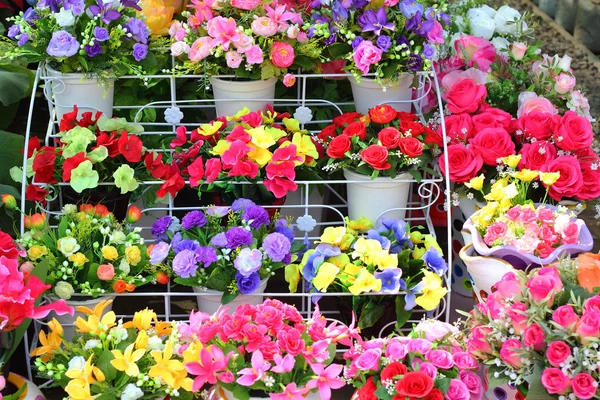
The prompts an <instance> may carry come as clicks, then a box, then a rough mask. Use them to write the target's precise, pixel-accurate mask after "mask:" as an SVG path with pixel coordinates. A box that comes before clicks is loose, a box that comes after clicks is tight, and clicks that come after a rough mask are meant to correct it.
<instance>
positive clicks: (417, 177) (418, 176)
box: [408, 169, 423, 182]
mask: <svg viewBox="0 0 600 400" xmlns="http://www.w3.org/2000/svg"><path fill="white" fill-rule="evenodd" d="M408 173H409V174H411V175H412V176H413V178H415V180H416V181H417V182H421V180H422V179H423V175H421V171H419V170H418V169H410V170H408Z"/></svg>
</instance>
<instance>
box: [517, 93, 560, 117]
mask: <svg viewBox="0 0 600 400" xmlns="http://www.w3.org/2000/svg"><path fill="white" fill-rule="evenodd" d="M532 111H539V112H542V113H550V114H556V113H558V110H557V109H556V107H554V104H552V102H551V101H550V100H548V99H546V98H545V97H542V96H538V95H537V94H535V93H534V92H521V94H519V109H518V110H517V117H518V118H521V117H522V116H523V115H525V114H529V113H530V112H532Z"/></svg>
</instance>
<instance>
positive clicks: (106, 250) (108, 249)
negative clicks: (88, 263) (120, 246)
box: [102, 246, 119, 261]
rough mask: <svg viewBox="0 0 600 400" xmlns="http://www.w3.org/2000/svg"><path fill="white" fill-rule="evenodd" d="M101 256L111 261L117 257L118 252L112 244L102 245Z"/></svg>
mask: <svg viewBox="0 0 600 400" xmlns="http://www.w3.org/2000/svg"><path fill="white" fill-rule="evenodd" d="M102 257H104V259H105V260H108V261H113V260H116V259H117V258H119V252H118V251H117V249H116V248H115V247H114V246H104V247H102Z"/></svg>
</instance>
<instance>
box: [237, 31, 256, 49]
mask: <svg viewBox="0 0 600 400" xmlns="http://www.w3.org/2000/svg"><path fill="white" fill-rule="evenodd" d="M253 44H254V40H253V39H252V36H248V35H246V34H243V33H241V34H240V36H239V38H238V39H237V40H236V41H235V42H233V45H234V46H235V48H236V49H237V51H238V53H241V54H244V53H245V52H246V51H248V50H249V49H250V47H252V45H253Z"/></svg>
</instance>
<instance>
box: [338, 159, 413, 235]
mask: <svg viewBox="0 0 600 400" xmlns="http://www.w3.org/2000/svg"><path fill="white" fill-rule="evenodd" d="M344 176H345V177H346V180H348V181H359V182H349V183H347V184H346V186H347V187H348V217H349V218H350V219H359V218H361V217H366V218H368V219H369V220H370V221H372V222H373V223H375V224H376V225H378V223H379V220H380V219H381V218H394V219H404V216H405V215H406V210H405V209H406V204H407V203H408V197H409V194H410V183H411V181H412V179H413V177H412V175H411V174H409V173H403V174H400V175H398V176H397V177H396V178H394V179H392V178H387V177H378V178H375V179H371V177H370V176H367V175H361V174H357V173H356V172H352V171H350V170H348V169H345V170H344ZM395 208H403V209H401V210H393V211H388V212H385V211H387V210H390V209H395Z"/></svg>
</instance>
